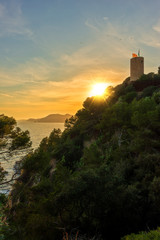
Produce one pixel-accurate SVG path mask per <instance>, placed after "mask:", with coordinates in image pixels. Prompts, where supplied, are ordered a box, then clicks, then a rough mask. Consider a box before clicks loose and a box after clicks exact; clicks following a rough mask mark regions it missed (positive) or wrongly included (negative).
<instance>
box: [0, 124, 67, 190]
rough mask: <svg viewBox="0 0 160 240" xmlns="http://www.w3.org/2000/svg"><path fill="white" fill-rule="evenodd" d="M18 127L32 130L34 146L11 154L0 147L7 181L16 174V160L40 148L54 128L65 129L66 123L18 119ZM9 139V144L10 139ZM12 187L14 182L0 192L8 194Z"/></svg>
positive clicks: (3, 187)
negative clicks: (43, 140)
mask: <svg viewBox="0 0 160 240" xmlns="http://www.w3.org/2000/svg"><path fill="white" fill-rule="evenodd" d="M17 127H20V128H21V130H23V131H26V130H28V131H29V132H30V137H31V141H32V147H31V148H29V149H26V150H24V149H22V150H14V151H13V152H12V153H11V154H9V153H7V152H6V149H5V148H4V149H0V163H1V166H2V167H3V168H4V170H5V171H7V173H8V174H7V176H6V178H7V181H8V180H10V179H11V177H12V176H13V174H14V171H15V170H14V166H15V163H16V162H19V161H20V160H21V159H22V158H23V157H24V156H25V155H26V154H27V153H28V152H29V151H31V150H32V149H33V150H35V149H36V148H38V146H39V144H40V142H41V141H42V139H43V138H45V137H49V135H50V133H51V132H52V130H53V129H54V128H56V129H58V128H59V129H61V131H63V130H64V123H40V122H30V121H17ZM6 140H7V141H8V146H9V144H10V141H9V140H8V139H6ZM11 188H12V184H6V185H2V186H0V193H4V194H8V193H9V192H10V190H11Z"/></svg>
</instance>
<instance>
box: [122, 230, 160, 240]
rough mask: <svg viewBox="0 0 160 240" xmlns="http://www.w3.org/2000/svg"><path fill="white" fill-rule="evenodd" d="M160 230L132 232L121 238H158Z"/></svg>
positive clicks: (137, 239)
mask: <svg viewBox="0 0 160 240" xmlns="http://www.w3.org/2000/svg"><path fill="white" fill-rule="evenodd" d="M159 239H160V230H159V229H157V230H154V231H149V232H141V233H139V234H134V233H132V234H131V235H128V236H125V237H123V238H122V240H159Z"/></svg>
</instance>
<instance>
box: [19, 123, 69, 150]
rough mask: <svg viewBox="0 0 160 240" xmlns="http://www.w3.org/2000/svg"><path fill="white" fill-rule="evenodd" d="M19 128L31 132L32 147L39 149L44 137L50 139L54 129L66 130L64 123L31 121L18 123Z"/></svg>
mask: <svg viewBox="0 0 160 240" xmlns="http://www.w3.org/2000/svg"><path fill="white" fill-rule="evenodd" d="M17 126H18V127H20V128H21V129H22V130H23V131H25V130H28V131H29V132H30V136H31V141H32V147H33V148H37V147H38V146H39V143H40V142H41V140H42V139H43V138H44V137H48V136H49V134H50V133H51V131H52V130H53V129H54V128H60V129H61V131H63V130H64V123H38V122H29V121H17Z"/></svg>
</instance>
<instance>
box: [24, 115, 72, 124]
mask: <svg viewBox="0 0 160 240" xmlns="http://www.w3.org/2000/svg"><path fill="white" fill-rule="evenodd" d="M71 116H72V115H70V114H64V115H63V114H50V115H48V116H46V117H43V118H29V119H27V120H25V121H28V122H44V123H51V122H54V123H64V122H65V120H66V119H67V118H70V117H71Z"/></svg>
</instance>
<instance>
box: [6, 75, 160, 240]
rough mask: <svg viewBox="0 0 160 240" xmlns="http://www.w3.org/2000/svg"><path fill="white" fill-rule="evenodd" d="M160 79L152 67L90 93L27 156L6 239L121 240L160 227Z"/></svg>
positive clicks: (9, 214)
mask: <svg viewBox="0 0 160 240" xmlns="http://www.w3.org/2000/svg"><path fill="white" fill-rule="evenodd" d="M144 78H145V82H144ZM159 83H160V75H158V74H154V75H153V74H152V75H151V74H148V75H144V76H142V77H141V78H140V79H139V80H137V81H136V82H134V83H130V82H129V79H126V80H125V81H124V82H123V83H122V84H120V85H118V86H116V87H109V88H108V89H107V94H110V96H109V97H106V98H96V97H91V98H87V99H86V100H85V101H84V103H83V108H82V109H80V110H79V111H78V112H77V113H76V115H75V116H73V117H71V118H70V119H68V120H67V121H66V123H65V130H64V132H63V133H62V132H61V131H60V129H54V130H53V131H52V132H51V134H50V136H49V138H44V139H43V140H42V142H41V144H40V146H39V148H38V149H37V150H36V151H35V152H33V153H31V154H29V155H28V156H26V157H25V158H24V159H23V161H22V164H21V172H22V174H21V176H20V177H19V179H18V181H17V182H16V183H15V185H14V187H13V191H12V193H11V199H10V202H9V206H10V207H9V208H8V209H7V219H8V230H7V229H6V228H5V230H4V234H5V236H6V238H5V239H7V240H10V239H14V240H18V239H22V240H30V239H33V240H61V239H76V235H77V234H79V235H78V236H79V237H78V238H77V239H93V236H94V239H96V240H98V239H104V240H105V239H108V237H109V236H111V237H110V238H109V239H115V240H119V239H121V238H122V237H123V236H125V235H127V234H131V233H138V232H140V231H148V229H156V228H157V227H158V226H160V218H159V216H160V88H159V85H160V84H159ZM64 234H65V236H67V235H66V234H68V235H69V238H68V237H66V238H65V237H64ZM150 234H152V235H153V233H152V232H151V233H150ZM158 234H159V233H158ZM80 236H83V238H82V237H80ZM126 239H132V237H131V238H128V237H126ZM134 239H135V238H134ZM146 239H147V238H146ZM153 239H154V238H153Z"/></svg>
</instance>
